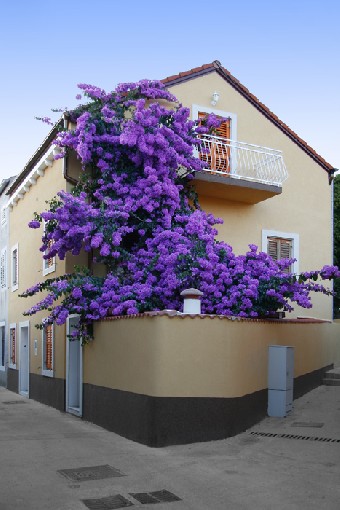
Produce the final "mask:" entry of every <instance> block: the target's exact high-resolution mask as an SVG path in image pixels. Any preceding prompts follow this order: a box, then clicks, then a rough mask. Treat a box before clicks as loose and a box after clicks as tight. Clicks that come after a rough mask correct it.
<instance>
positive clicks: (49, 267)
mask: <svg viewBox="0 0 340 510" xmlns="http://www.w3.org/2000/svg"><path fill="white" fill-rule="evenodd" d="M44 231H46V223H45V224H44ZM52 245H53V240H52V239H50V240H49V242H48V249H50V248H51V246H52ZM45 253H46V252H45ZM53 271H55V257H50V258H49V259H43V275H44V276H46V275H47V274H50V273H53Z"/></svg>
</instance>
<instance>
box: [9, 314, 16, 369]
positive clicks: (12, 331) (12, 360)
mask: <svg viewBox="0 0 340 510" xmlns="http://www.w3.org/2000/svg"><path fill="white" fill-rule="evenodd" d="M16 363H17V327H16V324H10V326H9V366H10V368H16Z"/></svg>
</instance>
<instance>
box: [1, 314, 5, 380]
mask: <svg viewBox="0 0 340 510" xmlns="http://www.w3.org/2000/svg"><path fill="white" fill-rule="evenodd" d="M5 344H6V323H5V322H0V370H5Z"/></svg>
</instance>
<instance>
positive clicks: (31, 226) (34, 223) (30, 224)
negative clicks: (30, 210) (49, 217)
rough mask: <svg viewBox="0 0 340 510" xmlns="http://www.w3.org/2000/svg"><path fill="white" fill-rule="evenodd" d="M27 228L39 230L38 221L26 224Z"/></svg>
mask: <svg viewBox="0 0 340 510" xmlns="http://www.w3.org/2000/svg"><path fill="white" fill-rule="evenodd" d="M28 226H29V228H40V221H38V220H32V221H30V222H29V224H28Z"/></svg>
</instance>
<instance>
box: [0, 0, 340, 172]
mask: <svg viewBox="0 0 340 510" xmlns="http://www.w3.org/2000/svg"><path fill="white" fill-rule="evenodd" d="M339 19H340V2H338V1H337V0H323V1H322V2H321V1H316V0H300V1H299V0H294V1H293V0H284V1H281V0H271V1H269V0H257V1H254V0H252V1H251V0H238V1H235V0H233V1H230V0H213V1H212V2H207V1H206V0H205V1H202V0H194V1H193V0H181V1H179V0H172V1H168V2H161V1H160V0H143V1H140V0H130V1H129V2H119V1H116V0H96V1H95V2H90V1H89V0H82V1H80V0H58V2H48V1H46V0H44V1H41V0H30V1H29V2H28V1H27V0H16V1H12V2H8V1H7V2H6V0H3V1H2V3H1V10H0V48H1V52H0V65H1V71H2V72H1V75H2V79H1V82H0V83H1V96H0V98H1V99H0V101H1V105H0V106H1V117H2V122H1V124H0V137H1V156H2V157H1V168H0V178H4V177H8V176H10V175H15V174H17V173H19V172H20V171H21V170H22V169H23V167H24V165H25V163H26V162H27V161H28V159H29V158H30V156H31V155H32V154H33V153H34V152H35V150H36V149H37V148H38V146H39V145H40V143H41V142H42V140H43V139H44V137H45V136H46V134H47V133H48V130H49V128H48V126H46V125H43V124H41V123H39V122H38V121H36V120H34V117H35V116H45V115H47V116H50V115H51V111H50V110H51V108H55V107H64V106H68V107H72V106H73V105H75V104H76V101H75V95H76V94H77V87H76V85H77V83H91V84H94V85H98V86H100V87H103V88H105V89H107V90H111V89H113V88H114V87H115V86H116V85H117V83H120V82H126V81H137V80H139V79H142V78H155V79H162V78H164V77H166V76H170V75H172V74H177V73H178V72H180V71H186V70H189V69H191V68H193V67H197V66H200V65H202V64H205V63H209V62H212V61H213V60H220V61H221V63H222V65H223V66H224V67H226V68H227V69H228V70H229V71H230V72H231V73H232V74H233V75H234V76H236V78H238V79H239V80H240V81H241V82H242V83H243V84H244V85H245V86H246V87H248V88H249V89H250V91H251V92H252V93H253V94H255V95H256V96H257V97H258V98H259V99H260V100H261V101H262V102H264V103H265V104H266V105H267V106H268V107H269V108H270V109H271V110H272V111H274V113H276V114H277V115H278V116H279V117H280V118H281V119H282V120H283V121H284V122H286V123H287V124H288V125H289V126H290V127H291V128H292V129H293V130H294V131H296V132H297V134H298V135H299V136H301V137H302V138H303V139H304V140H306V141H307V142H308V143H309V144H310V145H311V146H312V147H313V148H314V149H315V150H316V151H317V152H319V154H321V155H322V156H323V157H324V158H325V159H326V160H327V161H328V162H329V163H331V164H332V165H333V166H334V167H335V168H339V169H340V152H339V150H340V148H339V146H340V127H339V126H340V124H339V118H340V94H339V88H340V87H339V84H340V57H339V55H340V31H339V28H338V23H339ZM54 119H56V117H54Z"/></svg>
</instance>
